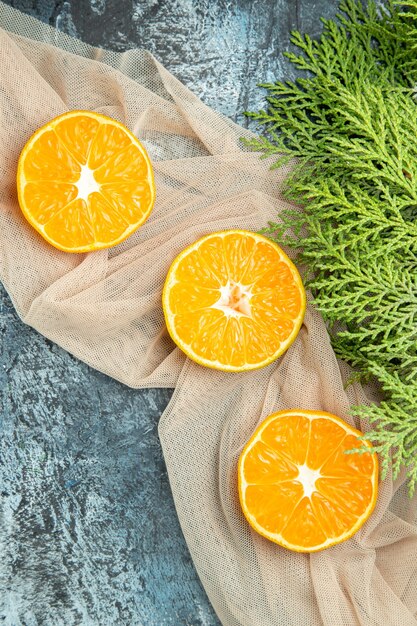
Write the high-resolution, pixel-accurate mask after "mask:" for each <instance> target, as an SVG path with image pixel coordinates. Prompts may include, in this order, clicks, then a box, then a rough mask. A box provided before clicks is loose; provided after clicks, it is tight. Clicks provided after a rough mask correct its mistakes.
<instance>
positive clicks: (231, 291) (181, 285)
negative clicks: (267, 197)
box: [164, 231, 305, 370]
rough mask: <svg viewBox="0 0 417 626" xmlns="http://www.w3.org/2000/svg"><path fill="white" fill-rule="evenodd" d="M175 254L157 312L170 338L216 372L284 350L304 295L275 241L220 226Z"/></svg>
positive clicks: (266, 359) (257, 361) (251, 364)
mask: <svg viewBox="0 0 417 626" xmlns="http://www.w3.org/2000/svg"><path fill="white" fill-rule="evenodd" d="M178 258H179V259H180V260H179V261H178V259H177V260H176V262H174V264H173V266H172V267H171V270H170V273H169V274H168V278H167V281H166V286H165V290H164V310H165V316H166V319H167V326H168V329H169V331H170V333H171V336H172V337H173V339H174V341H176V342H177V343H178V345H179V346H180V347H181V348H183V349H184V351H185V352H186V353H187V354H188V356H190V357H191V358H194V359H195V360H196V361H197V362H201V363H202V364H204V365H209V366H210V364H213V366H217V367H218V368H219V369H223V368H225V369H229V370H241V369H253V368H254V367H258V366H260V364H267V363H268V362H271V360H273V359H274V358H277V357H278V356H279V355H280V354H282V353H283V352H284V351H285V350H286V349H287V347H289V345H290V344H291V343H292V341H293V340H294V338H295V336H296V335H297V333H298V331H299V328H300V326H301V323H302V319H303V316H304V311H305V293H304V288H303V286H302V282H301V279H300V276H299V274H298V272H297V270H296V268H295V266H294V265H293V264H292V263H291V261H290V260H289V259H288V257H286V255H285V254H284V253H283V251H282V250H280V248H279V247H278V246H277V245H275V244H273V243H272V242H271V241H269V240H268V239H266V238H265V237H261V236H260V235H255V234H254V233H250V232H247V231H225V232H224V233H214V234H213V235H211V236H208V237H205V238H203V239H202V240H200V241H199V242H197V243H196V244H195V245H194V246H190V248H188V249H187V250H186V251H185V253H183V254H182V255H180V257H178ZM214 364H215V365H214Z"/></svg>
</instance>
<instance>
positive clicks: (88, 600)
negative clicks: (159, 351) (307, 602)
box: [0, 0, 336, 626]
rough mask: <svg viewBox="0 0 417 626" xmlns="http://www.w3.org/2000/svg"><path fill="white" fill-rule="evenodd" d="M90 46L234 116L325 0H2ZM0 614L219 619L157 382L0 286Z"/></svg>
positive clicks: (326, 11) (282, 64)
mask: <svg viewBox="0 0 417 626" xmlns="http://www.w3.org/2000/svg"><path fill="white" fill-rule="evenodd" d="M7 4H10V5H11V6H13V7H16V8H19V9H21V10H22V11H24V12H26V13H28V14H30V15H33V16H35V17H38V18H40V19H42V20H43V21H45V22H47V23H49V24H51V25H53V26H56V27H57V28H60V29H61V30H64V31H66V32H67V33H69V34H71V35H73V36H76V37H79V38H80V39H83V40H85V41H87V42H89V43H92V44H94V45H98V46H102V47H107V48H113V49H116V50H125V49H127V48H132V47H144V48H147V49H149V50H151V51H152V52H153V53H154V54H155V55H156V57H157V58H158V59H159V60H160V61H161V62H162V63H163V64H164V65H165V66H166V67H167V68H168V69H169V70H170V71H171V72H172V73H174V74H175V75H176V76H177V77H178V78H179V79H180V80H182V81H183V82H185V83H186V84H187V85H188V86H189V87H190V88H191V89H192V90H193V91H194V92H195V93H197V94H198V95H199V96H200V97H201V98H202V99H203V100H204V102H206V103H207V104H208V105H210V106H212V107H213V108H215V109H217V110H219V111H222V112H223V113H225V114H226V115H228V116H230V117H231V118H232V119H234V120H235V121H238V122H239V123H242V124H246V120H245V119H244V117H243V115H242V112H243V111H244V110H245V109H251V110H254V109H256V108H258V107H259V106H260V105H261V104H262V96H263V94H262V92H261V91H260V90H259V89H257V88H256V83H257V82H261V81H269V80H274V79H276V78H283V77H284V76H286V77H291V75H292V71H291V68H289V66H288V64H287V62H286V61H285V60H284V59H283V58H282V51H283V50H284V49H287V48H288V40H289V31H290V30H291V29H293V28H301V29H302V30H305V31H308V32H309V33H310V34H312V35H314V34H317V33H318V32H319V31H320V22H319V17H320V15H326V16H327V17H330V16H332V15H334V13H335V11H336V8H335V7H336V3H335V2H333V1H332V0H320V1H318V0H317V2H314V1H311V0H276V1H272V0H270V1H268V0H240V1H238V2H232V1H231V0H230V1H227V0H172V1H169V0H166V1H163V0H143V1H140V0H133V1H131V0H72V1H62V0H9V1H8V2H7ZM0 333H1V354H0V394H1V395H0V410H1V425H0V426H1V441H0V495H1V499H2V504H1V507H2V519H1V523H2V526H0V550H1V551H2V552H3V554H2V555H1V557H0V559H1V561H0V620H2V623H3V624H5V625H7V626H17V625H24V626H35V625H36V626H38V625H41V624H42V625H45V626H61V625H62V626H78V625H80V626H89V625H94V626H95V625H100V626H101V625H103V626H107V625H109V626H113V625H126V626H136V625H137V626H165V625H167V626H182V625H188V626H215V625H217V624H218V621H217V619H216V617H215V615H214V612H213V610H212V609H211V607H210V605H209V602H208V600H207V597H206V596H205V593H204V591H203V589H202V588H201V585H200V583H199V580H198V577H197V574H196V572H195V570H194V568H193V565H192V562H191V559H190V556H189V554H188V551H187V547H186V545H185V542H184V539H183V537H182V534H181V530H180V527H179V524H178V521H177V518H176V514H175V509H174V505H173V502H172V497H171V493H170V489H169V483H168V478H167V475H166V470H165V466H164V462H163V458H162V454H161V449H160V445H159V442H158V437H157V422H158V418H159V416H160V414H161V412H162V411H163V409H164V408H165V406H166V404H167V402H168V400H169V397H170V392H169V391H167V390H145V391H134V390H131V389H129V388H127V387H124V386H123V385H121V384H119V383H117V382H115V381H113V380H111V379H110V378H108V377H106V376H104V375H102V374H100V373H98V372H96V371H94V370H92V369H90V368H89V367H88V366H87V365H85V364H83V363H80V362H79V361H77V360H76V359H74V358H73V357H71V356H70V355H69V354H67V353H66V352H64V351H63V350H61V349H60V348H58V347H57V346H55V345H53V344H52V343H51V342H49V341H48V340H46V339H44V338H43V337H41V336H40V335H39V334H38V333H36V332H35V331H33V330H32V329H30V328H28V327H26V326H24V325H23V324H22V323H21V322H20V320H19V319H18V317H17V315H16V313H15V312H14V310H13V307H12V305H11V303H10V301H9V299H8V297H7V295H6V294H5V293H4V291H3V290H1V292H0Z"/></svg>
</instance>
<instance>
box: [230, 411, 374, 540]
mask: <svg viewBox="0 0 417 626" xmlns="http://www.w3.org/2000/svg"><path fill="white" fill-rule="evenodd" d="M360 436H362V433H361V432H359V431H358V430H356V429H355V428H352V427H351V426H349V424H346V422H344V421H343V420H341V419H340V418H338V417H336V416H335V415H331V414H330V413H323V412H321V411H302V410H293V411H281V412H279V413H274V414H273V415H270V416H269V417H268V418H267V419H266V420H265V421H264V422H263V423H262V424H261V425H260V426H259V427H258V428H257V429H256V431H255V432H254V434H253V436H252V437H251V439H250V440H249V442H248V443H247V445H246V446H245V448H244V450H243V452H242V454H241V456H240V458H239V464H238V488H239V497H240V502H241V505H242V510H243V513H244V514H245V517H246V518H247V520H248V522H249V524H250V525H251V526H252V528H254V530H256V531H257V532H258V533H260V534H261V535H263V536H264V537H266V538H267V539H270V540H271V541H274V542H275V543H278V544H279V545H281V546H283V547H284V548H288V549H290V550H295V551H297V552H317V551H318V550H323V549H324V548H328V547H330V546H333V545H335V544H337V543H341V542H342V541H345V540H346V539H348V538H349V537H351V536H352V535H353V534H354V533H356V531H357V530H359V528H360V527H361V526H362V525H363V524H364V522H365V521H366V520H367V519H368V517H369V516H370V514H371V513H372V510H373V508H374V506H375V502H376V498H377V492H378V459H377V455H376V454H375V453H371V452H364V453H363V454H358V453H353V454H346V451H347V450H352V449H354V448H360V447H362V446H364V445H365V446H367V447H370V445H371V444H370V443H369V442H367V441H364V440H359V439H358V437H360Z"/></svg>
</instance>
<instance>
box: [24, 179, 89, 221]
mask: <svg viewBox="0 0 417 626" xmlns="http://www.w3.org/2000/svg"><path fill="white" fill-rule="evenodd" d="M23 194H24V201H25V203H26V204H27V205H30V206H31V207H32V215H33V217H34V218H35V219H36V220H37V222H38V223H39V224H41V225H42V226H43V225H44V224H46V223H47V222H49V220H50V219H52V218H53V217H54V215H55V214H56V213H57V212H59V211H60V210H61V209H63V208H64V207H65V206H67V204H69V203H70V202H72V201H73V200H75V198H76V197H77V195H78V191H77V187H76V186H75V185H70V184H66V183H53V182H50V181H41V182H39V183H27V185H26V187H25V189H24V192H23Z"/></svg>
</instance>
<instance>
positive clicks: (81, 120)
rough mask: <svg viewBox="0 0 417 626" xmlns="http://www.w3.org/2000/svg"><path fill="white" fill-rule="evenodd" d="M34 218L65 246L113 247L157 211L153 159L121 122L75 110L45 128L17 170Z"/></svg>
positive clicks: (26, 209) (22, 200)
mask: <svg viewBox="0 0 417 626" xmlns="http://www.w3.org/2000/svg"><path fill="white" fill-rule="evenodd" d="M17 192H18V198H19V204H20V207H21V209H22V211H23V214H24V215H25V217H26V219H27V220H28V221H29V222H30V224H32V226H33V227H34V228H36V230H37V231H38V232H39V233H40V234H41V235H42V237H44V238H45V239H46V241H48V242H49V243H50V244H52V245H53V246H55V247H56V248H59V249H60V250H64V251H65V252H91V251H92V250H99V249H100V248H110V247H111V246H115V245H116V244H118V243H120V242H121V241H123V240H124V239H126V238H127V237H129V235H131V234H132V233H133V232H134V231H135V230H136V229H137V228H139V226H140V225H141V224H143V222H144V221H145V220H146V219H147V217H148V216H149V214H150V212H151V210H152V207H153V204H154V200H155V183H154V178H153V171H152V165H151V162H150V160H149V157H148V154H147V152H146V150H145V148H144V147H143V146H142V144H141V143H140V141H138V139H136V137H135V136H134V135H132V133H131V132H130V131H129V130H128V129H127V128H126V127H125V126H123V124H120V122H116V120H113V119H111V118H109V117H106V116H104V115H101V114H99V113H94V112H93V111H69V112H68V113H64V114H63V115H60V116H59V117H56V118H55V119H53V120H51V121H50V122H48V124H45V126H42V128H40V129H38V130H37V131H36V132H35V133H34V135H32V137H31V138H30V139H29V141H28V142H27V144H26V145H25V147H24V148H23V150H22V153H21V155H20V158H19V164H18V170H17Z"/></svg>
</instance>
